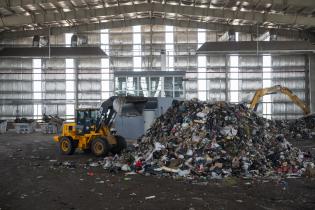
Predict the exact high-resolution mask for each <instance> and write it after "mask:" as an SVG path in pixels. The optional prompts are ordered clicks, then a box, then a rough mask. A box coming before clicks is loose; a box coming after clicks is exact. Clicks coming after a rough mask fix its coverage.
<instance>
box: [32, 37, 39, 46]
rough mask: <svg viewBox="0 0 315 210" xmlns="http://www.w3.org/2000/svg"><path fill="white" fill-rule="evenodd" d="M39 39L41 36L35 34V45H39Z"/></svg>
mask: <svg viewBox="0 0 315 210" xmlns="http://www.w3.org/2000/svg"><path fill="white" fill-rule="evenodd" d="M39 40H40V36H39V35H35V36H34V37H33V47H39Z"/></svg>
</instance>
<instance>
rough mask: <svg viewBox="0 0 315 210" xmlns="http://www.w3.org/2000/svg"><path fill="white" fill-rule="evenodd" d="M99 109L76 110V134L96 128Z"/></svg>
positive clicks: (82, 133)
mask: <svg viewBox="0 0 315 210" xmlns="http://www.w3.org/2000/svg"><path fill="white" fill-rule="evenodd" d="M98 111H99V110H98V109H93V108H82V109H77V110H76V118H75V120H76V134H77V135H84V134H86V133H89V132H91V131H92V130H95V123H96V119H97V114H98Z"/></svg>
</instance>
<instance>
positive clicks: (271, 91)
mask: <svg viewBox="0 0 315 210" xmlns="http://www.w3.org/2000/svg"><path fill="white" fill-rule="evenodd" d="M275 93H282V94H285V95H287V96H288V97H289V98H290V99H291V101H292V102H293V103H295V104H296V105H297V106H299V107H300V108H301V109H302V110H303V112H304V114H305V115H307V114H309V113H310V110H309V108H308V106H307V105H306V104H305V103H304V102H303V101H302V100H301V99H300V98H299V97H298V96H297V95H295V94H294V93H293V92H292V91H291V90H290V89H289V88H287V87H282V86H281V85H276V86H273V87H269V88H261V89H258V90H256V93H255V95H254V97H253V99H252V100H251V102H250V104H249V108H250V109H253V110H257V105H258V102H259V100H260V98H261V97H263V96H265V95H269V94H275Z"/></svg>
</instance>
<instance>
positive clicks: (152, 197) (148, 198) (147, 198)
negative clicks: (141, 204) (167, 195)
mask: <svg viewBox="0 0 315 210" xmlns="http://www.w3.org/2000/svg"><path fill="white" fill-rule="evenodd" d="M154 198H155V195H152V196H148V197H145V200H150V199H154Z"/></svg>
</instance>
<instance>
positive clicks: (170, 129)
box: [103, 100, 313, 179]
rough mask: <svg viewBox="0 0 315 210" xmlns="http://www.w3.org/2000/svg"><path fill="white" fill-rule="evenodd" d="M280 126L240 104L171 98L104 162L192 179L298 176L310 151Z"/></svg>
mask: <svg viewBox="0 0 315 210" xmlns="http://www.w3.org/2000/svg"><path fill="white" fill-rule="evenodd" d="M279 131H280V129H279V128H278V124H277V123H276V122H275V121H271V120H267V119H265V118H262V117H260V116H258V115H257V114H256V113H255V112H253V111H251V110H249V109H248V108H247V107H246V106H245V105H242V104H238V105H236V104H228V103H224V102H220V103H213V104H210V103H206V102H200V101H196V100H191V101H182V102H178V101H174V103H173V105H172V107H171V108H169V109H168V110H167V112H166V113H165V114H164V115H162V116H160V117H159V118H157V119H156V120H155V122H154V123H153V125H152V126H151V128H150V129H149V130H148V131H147V133H146V134H145V135H144V136H143V137H142V138H141V139H139V141H138V143H137V144H136V145H134V146H133V147H131V148H129V149H128V150H126V151H125V152H124V153H123V154H121V155H120V156H115V157H106V158H105V159H104V162H103V167H104V168H105V169H108V170H123V171H133V172H137V173H142V174H154V175H160V176H172V177H175V178H176V177H186V178H190V179H197V178H202V179H213V178H223V177H228V176H242V177H244V176H245V177H257V176H260V177H261V176H262V177H266V176H273V175H276V174H287V175H288V174H289V175H296V176H300V175H302V174H303V172H304V171H305V168H306V167H307V166H308V165H312V167H313V163H312V162H311V158H312V157H311V156H310V155H309V154H305V153H303V152H301V151H300V150H299V149H297V148H295V147H293V146H292V145H291V144H290V143H289V142H288V141H287V140H286V138H285V137H284V135H283V134H281V133H279Z"/></svg>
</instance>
